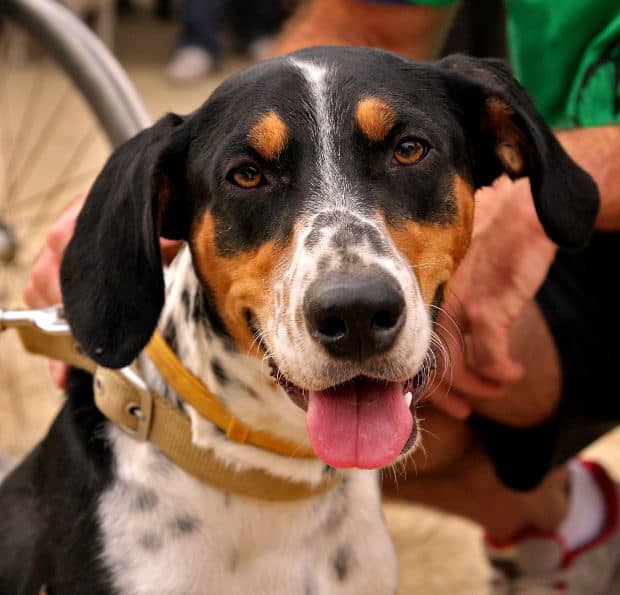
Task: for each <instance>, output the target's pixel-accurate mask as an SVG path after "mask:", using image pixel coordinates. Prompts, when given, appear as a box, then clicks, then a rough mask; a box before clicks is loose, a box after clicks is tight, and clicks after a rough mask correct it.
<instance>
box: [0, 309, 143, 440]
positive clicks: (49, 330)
mask: <svg viewBox="0 0 620 595" xmlns="http://www.w3.org/2000/svg"><path fill="white" fill-rule="evenodd" d="M10 328H14V329H16V330H17V332H18V334H19V337H20V339H21V341H22V344H23V345H24V348H25V349H26V350H27V351H29V352H30V353H34V354H37V355H43V356H45V357H48V358H51V359H56V360H60V361H63V362H65V363H67V364H69V365H71V366H76V367H78V368H82V369H83V370H86V371H87V372H90V373H91V374H95V383H94V394H95V403H96V404H97V407H98V408H99V409H100V410H101V411H102V412H103V414H104V415H106V417H108V418H110V419H112V420H113V421H115V422H116V423H117V424H118V425H119V426H120V427H121V428H122V429H123V430H125V431H126V432H127V433H128V434H129V435H131V436H132V437H133V438H135V439H136V440H141V441H144V440H147V439H148V435H149V431H150V427H151V418H152V413H153V396H152V394H151V392H150V391H149V389H148V387H147V386H146V384H145V382H144V380H143V379H142V378H141V377H140V375H139V374H138V373H137V372H136V371H135V370H134V369H132V367H131V366H127V367H125V368H121V369H120V370H107V369H104V368H98V367H97V364H95V362H94V361H93V360H91V359H90V358H89V357H88V356H87V355H85V354H84V353H83V351H82V349H81V348H80V346H79V344H78V342H77V341H76V340H75V337H74V336H73V335H72V334H71V328H70V327H69V323H68V322H67V320H66V319H65V317H64V311H63V308H62V306H61V305H58V306H52V307H51V308H42V309H40V310H3V309H2V308H0V332H2V331H5V330H8V329H10ZM108 384H110V386H109V387H108V386H107V385H108ZM110 392H111V393H112V396H111V397H110V396H109V393H110ZM115 392H116V393H117V394H119V395H125V396H126V397H127V399H126V404H125V406H124V408H123V409H122V411H121V412H120V413H119V411H117V410H116V409H115V407H116V403H117V401H116V400H115V399H114V396H113V395H114V393H115ZM123 402H124V401H123ZM110 407H111V409H110ZM129 420H130V421H129Z"/></svg>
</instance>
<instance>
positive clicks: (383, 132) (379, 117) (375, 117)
mask: <svg viewBox="0 0 620 595" xmlns="http://www.w3.org/2000/svg"><path fill="white" fill-rule="evenodd" d="M355 121H356V123H357V126H358V128H359V129H360V130H361V131H362V132H363V133H364V134H365V135H366V136H367V137H368V138H369V139H370V140H371V141H374V142H377V141H381V140H383V139H384V138H385V137H386V136H387V135H388V133H389V132H390V130H392V126H394V122H395V121H396V114H395V113H394V109H393V108H392V106H390V105H388V104H387V103H386V102H385V101H384V100H383V99H380V98H379V97H365V98H364V99H361V100H360V102H359V103H358V104H357V108H356V110H355Z"/></svg>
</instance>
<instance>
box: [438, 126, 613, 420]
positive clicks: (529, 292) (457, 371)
mask: <svg viewBox="0 0 620 595" xmlns="http://www.w3.org/2000/svg"><path fill="white" fill-rule="evenodd" d="M557 137H558V140H559V141H560V143H561V144H562V146H563V147H564V148H565V150H566V151H567V152H568V153H569V154H570V155H571V157H572V158H573V159H574V160H575V161H576V162H577V163H578V164H579V165H581V166H582V167H583V168H584V169H585V170H586V171H588V172H589V173H590V175H592V177H593V178H594V180H595V181H596V182H597V185H598V187H599V192H600V197H601V208H600V211H599V215H598V218H597V221H596V227H597V229H600V230H606V231H610V230H619V229H620V187H619V185H618V184H617V182H616V180H615V179H614V170H617V168H618V165H619V163H620V126H617V125H616V126H613V125H612V126H603V127H592V128H580V129H574V130H567V131H560V132H558V133H557ZM476 200H477V205H476V217H475V223H474V234H473V237H472V242H471V246H470V249H469V251H468V253H467V254H466V256H465V258H464V260H463V262H462V263H461V265H460V266H459V268H458V270H457V272H456V275H455V277H454V279H453V282H452V285H451V290H450V292H449V295H448V296H447V298H446V301H445V303H444V309H445V310H446V311H445V312H442V313H441V314H440V316H439V318H438V321H437V322H438V328H439V329H440V334H441V335H442V338H443V340H444V341H445V343H446V345H447V347H448V349H449V353H450V362H449V366H450V372H451V386H450V388H449V390H448V387H446V386H443V387H442V388H440V389H439V390H438V391H437V392H436V397H435V399H434V402H435V405H436V406H437V407H439V408H440V409H443V410H444V411H446V412H447V413H450V414H451V415H453V416H455V417H466V416H467V415H468V414H469V413H470V412H471V403H472V401H473V402H475V401H476V400H478V399H484V398H498V397H501V396H502V395H503V394H504V391H505V388H506V386H507V385H508V384H510V383H511V382H514V381H516V380H517V379H519V378H520V376H521V374H522V372H523V369H522V366H521V365H520V364H519V362H515V361H513V359H512V358H511V356H510V350H509V339H510V329H511V327H512V325H513V323H514V321H515V320H516V318H517V316H518V315H519V314H520V313H521V312H522V310H523V308H524V307H525V305H526V303H527V302H529V301H531V299H532V298H533V297H534V295H535V293H536V292H537V290H538V288H539V287H540V285H541V284H542V282H543V281H544V279H545V276H546V274H547V271H548V269H549V267H550V265H551V262H552V261H553V258H554V256H555V252H556V249H557V247H556V246H555V245H554V244H553V243H552V242H551V240H549V239H548V238H547V237H546V236H545V234H544V231H543V229H542V226H541V225H540V223H539V222H538V218H537V216H536V212H535V210H534V207H533V201H532V197H531V193H530V190H529V184H528V183H527V181H526V180H522V181H519V182H517V183H514V184H513V183H511V182H510V181H509V180H507V179H505V178H503V179H500V180H499V181H498V182H497V183H496V184H495V185H494V186H493V187H491V188H487V189H483V190H482V191H480V192H479V193H478V194H477V196H476ZM455 324H457V325H458V326H459V328H460V330H461V332H462V333H463V335H464V337H465V340H464V345H463V346H462V345H461V343H460V342H459V341H457V340H454V339H453V338H452V337H451V336H450V335H449V333H448V332H446V331H450V333H452V335H454V334H455V328H454V325H455ZM442 327H445V329H446V330H442Z"/></svg>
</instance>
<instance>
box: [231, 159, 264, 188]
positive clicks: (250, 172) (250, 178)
mask: <svg viewBox="0 0 620 595" xmlns="http://www.w3.org/2000/svg"><path fill="white" fill-rule="evenodd" d="M228 180H229V181H230V182H232V183H233V184H235V186H240V187H241V188H256V187H257V186H260V185H261V183H262V182H263V174H262V172H261V171H260V170H259V169H258V167H256V166H255V165H251V164H249V163H246V164H245V165H241V166H239V167H236V168H235V169H233V170H232V171H231V172H230V173H229V174H228Z"/></svg>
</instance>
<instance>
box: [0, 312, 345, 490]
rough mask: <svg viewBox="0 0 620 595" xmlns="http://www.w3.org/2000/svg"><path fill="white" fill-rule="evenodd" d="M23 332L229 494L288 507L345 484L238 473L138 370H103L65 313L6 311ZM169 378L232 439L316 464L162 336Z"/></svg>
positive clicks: (146, 437)
mask: <svg viewBox="0 0 620 595" xmlns="http://www.w3.org/2000/svg"><path fill="white" fill-rule="evenodd" d="M8 328H15V329H16V330H17V332H18V334H19V336H20V339H21V340H22V343H23V344H24V347H25V348H26V350H27V351H29V352H31V353H34V354H38V355H44V356H47V357H51V358H53V359H59V360H62V361H64V362H66V363H68V364H70V365H72V366H76V367H79V368H82V369H84V370H86V371H87V372H90V373H92V374H93V376H94V397H95V404H96V406H97V408H98V409H99V410H100V411H101V413H102V414H103V415H104V416H105V417H106V418H108V419H109V420H110V421H112V422H114V423H115V424H116V425H118V426H119V427H120V428H121V429H123V430H124V431H125V432H126V433H128V434H129V435H130V436H131V437H133V438H134V439H135V440H138V441H149V442H152V443H153V444H155V445H156V446H157V447H158V448H159V449H160V450H161V451H162V452H163V453H164V454H165V455H166V456H168V457H169V458H170V459H171V460H173V461H174V462H175V463H176V464H177V465H178V466H179V467H181V468H182V469H184V470H185V471H187V472H188V473H190V474H191V475H193V476H194V477H196V478H198V479H199V480H200V481H202V482H204V483H207V484H210V485H212V486H214V487H216V488H219V489H221V490H224V491H227V492H232V493H235V494H238V495H241V496H246V497H250V498H258V499H261V500H273V501H286V500H298V499H303V498H310V497H312V496H316V495H319V494H321V493H323V492H325V491H327V490H329V489H330V488H331V487H333V486H334V485H335V484H336V483H337V482H339V481H340V479H341V476H340V475H338V474H336V475H332V476H329V477H327V478H325V479H324V480H323V481H321V482H320V483H319V484H317V485H311V484H309V483H307V482H298V481H292V480H288V479H283V478H280V477H276V476H275V475H272V474H271V473H268V472H267V471H263V470H260V469H243V470H239V469H233V468H232V467H231V466H229V465H227V464H225V463H224V462H222V461H220V460H219V459H218V458H217V457H216V456H215V454H214V453H213V451H212V450H211V449H204V448H200V447H198V446H196V445H195V444H193V443H192V440H191V432H192V429H191V421H190V419H189V416H188V415H187V414H186V413H185V412H184V411H182V410H180V409H178V408H177V407H175V406H174V405H173V404H172V403H171V402H170V401H169V400H168V399H166V398H165V397H163V396H161V395H159V394H157V393H154V392H153V391H151V390H149V388H148V387H147V386H146V384H145V383H144V381H143V380H142V378H141V377H140V376H139V375H138V374H137V373H136V371H135V370H134V369H133V368H132V367H131V366H128V367H125V368H122V369H120V370H111V369H108V368H103V367H101V366H97V365H96V364H95V362H93V361H92V360H91V359H90V358H88V357H87V356H86V355H85V354H84V353H83V352H82V351H81V349H80V347H79V345H78V343H77V341H76V340H75V338H74V337H73V336H72V335H71V331H70V328H69V325H68V323H67V321H66V320H65V318H64V313H63V310H62V307H60V306H58V307H52V308H45V309H42V310H11V311H9V310H2V309H0V331H3V330H6V329H8ZM145 352H146V353H147V355H148V357H149V358H150V359H151V360H152V361H153V363H154V365H155V366H156V367H157V369H158V370H159V372H160V373H161V375H162V377H163V378H164V379H165V380H166V382H168V383H169V385H170V386H171V387H172V388H173V389H174V390H175V392H177V393H178V394H179V396H181V397H182V398H183V400H184V401H185V402H187V403H189V404H190V405H192V406H193V407H194V408H195V409H196V410H197V411H198V412H199V413H200V414H201V415H202V416H204V417H205V418H207V419H209V420H210V421H211V422H212V423H214V424H215V425H216V426H217V427H219V428H220V429H221V430H223V431H224V432H225V434H226V436H227V438H229V439H230V440H234V441H235V442H238V443H240V444H247V445H251V446H253V447H256V448H261V449H263V450H267V451H269V452H273V453H276V454H279V455H284V456H290V457H297V458H304V459H309V458H311V457H312V458H314V457H315V456H316V455H314V453H313V452H312V451H310V450H309V449H307V448H305V447H302V446H300V445H297V444H294V443H292V442H289V441H286V440H283V439H280V438H278V437H277V436H274V435H273V434H271V433H269V432H264V431H257V430H252V429H251V428H250V427H248V426H246V425H245V424H244V423H243V422H241V421H240V420H238V419H237V418H235V417H234V416H233V415H232V414H231V413H230V412H229V411H228V409H227V408H226V407H225V406H224V405H223V403H221V401H219V399H218V398H217V397H216V396H215V395H214V394H213V393H211V392H210V391H209V390H208V389H207V388H206V386H204V384H202V382H200V380H198V378H196V377H195V376H194V375H193V374H191V372H189V370H187V369H186V368H185V367H183V365H182V364H181V362H180V361H179V360H178V358H177V357H176V354H174V352H173V351H172V350H171V349H170V347H169V346H168V344H167V343H166V341H165V340H164V339H163V337H162V336H161V335H160V334H159V333H157V332H156V333H155V334H154V335H153V338H152V340H151V342H150V343H149V344H148V346H147V347H146V349H145Z"/></svg>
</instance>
